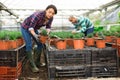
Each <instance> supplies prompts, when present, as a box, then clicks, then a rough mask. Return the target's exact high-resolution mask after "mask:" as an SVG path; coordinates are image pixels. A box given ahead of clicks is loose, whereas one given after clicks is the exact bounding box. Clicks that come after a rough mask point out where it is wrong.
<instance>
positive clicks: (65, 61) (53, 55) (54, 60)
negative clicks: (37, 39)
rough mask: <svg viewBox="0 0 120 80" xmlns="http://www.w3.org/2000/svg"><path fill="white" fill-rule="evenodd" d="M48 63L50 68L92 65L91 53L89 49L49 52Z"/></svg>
mask: <svg viewBox="0 0 120 80" xmlns="http://www.w3.org/2000/svg"><path fill="white" fill-rule="evenodd" d="M47 62H48V66H71V65H85V64H91V51H90V50H89V49H82V50H74V49H67V50H54V51H47Z"/></svg>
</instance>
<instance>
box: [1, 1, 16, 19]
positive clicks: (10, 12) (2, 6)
mask: <svg viewBox="0 0 120 80" xmlns="http://www.w3.org/2000/svg"><path fill="white" fill-rule="evenodd" d="M0 10H5V11H7V12H8V13H9V14H10V15H13V16H15V17H16V18H18V16H17V15H16V14H15V13H13V12H12V11H11V10H9V9H7V7H6V6H5V5H4V4H2V3H1V2H0Z"/></svg>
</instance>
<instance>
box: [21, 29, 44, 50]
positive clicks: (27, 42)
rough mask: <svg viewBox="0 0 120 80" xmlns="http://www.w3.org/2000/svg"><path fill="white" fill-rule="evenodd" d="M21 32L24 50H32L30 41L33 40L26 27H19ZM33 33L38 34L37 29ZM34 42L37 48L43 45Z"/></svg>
mask: <svg viewBox="0 0 120 80" xmlns="http://www.w3.org/2000/svg"><path fill="white" fill-rule="evenodd" d="M21 32H22V36H23V38H24V41H25V45H26V51H32V41H33V40H34V39H33V37H32V35H31V34H30V32H29V31H28V30H27V29H24V28H23V27H21ZM35 33H36V34H38V31H37V30H36V31H35ZM34 41H35V40H34ZM35 42H36V41H35ZM36 44H37V49H38V50H40V49H41V48H42V47H43V44H42V43H37V42H36Z"/></svg>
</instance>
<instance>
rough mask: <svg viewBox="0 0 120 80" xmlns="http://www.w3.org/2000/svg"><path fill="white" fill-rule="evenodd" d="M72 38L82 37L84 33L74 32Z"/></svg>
mask: <svg viewBox="0 0 120 80" xmlns="http://www.w3.org/2000/svg"><path fill="white" fill-rule="evenodd" d="M72 37H73V39H82V38H83V37H84V33H76V34H73V36H72Z"/></svg>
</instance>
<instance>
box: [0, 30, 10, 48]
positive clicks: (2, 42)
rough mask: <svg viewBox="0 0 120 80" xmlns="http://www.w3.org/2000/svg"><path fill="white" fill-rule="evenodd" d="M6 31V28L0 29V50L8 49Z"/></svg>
mask: <svg viewBox="0 0 120 80" xmlns="http://www.w3.org/2000/svg"><path fill="white" fill-rule="evenodd" d="M8 49H9V42H8V32H7V31H6V30H4V31H0V50H8Z"/></svg>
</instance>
